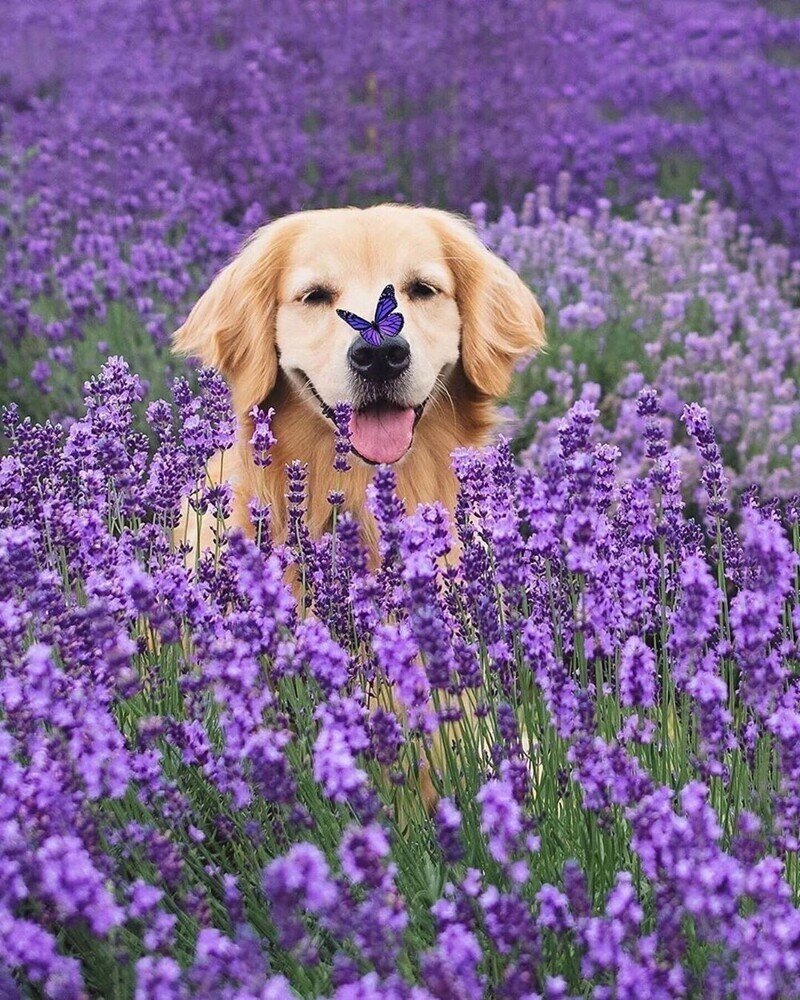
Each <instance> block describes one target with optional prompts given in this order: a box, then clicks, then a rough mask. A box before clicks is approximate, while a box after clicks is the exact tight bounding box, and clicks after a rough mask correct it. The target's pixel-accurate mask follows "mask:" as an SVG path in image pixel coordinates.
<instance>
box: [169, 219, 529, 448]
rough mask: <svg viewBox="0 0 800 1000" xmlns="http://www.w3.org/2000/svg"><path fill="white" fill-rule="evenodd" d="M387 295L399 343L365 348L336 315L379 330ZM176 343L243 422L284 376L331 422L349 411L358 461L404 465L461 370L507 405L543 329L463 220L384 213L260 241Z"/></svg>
mask: <svg viewBox="0 0 800 1000" xmlns="http://www.w3.org/2000/svg"><path fill="white" fill-rule="evenodd" d="M387 285H392V286H393V288H394V293H395V296H396V300H397V310H398V311H399V312H400V313H401V315H402V316H403V320H404V322H403V326H402V330H401V331H400V333H399V334H397V335H396V336H391V337H383V338H380V343H379V344H377V345H375V344H370V343H369V342H368V339H366V338H365V337H364V336H363V335H362V334H361V333H358V332H356V330H354V329H353V328H352V327H351V326H350V325H349V324H348V323H347V322H346V321H345V320H344V319H343V318H342V317H341V316H340V315H339V314H338V312H337V310H343V311H348V312H351V313H353V314H355V315H357V316H359V317H363V318H364V319H366V320H370V321H371V320H373V319H374V317H375V311H376V304H377V302H378V298H379V296H380V294H381V292H382V290H383V289H384V288H385V287H386V286H387ZM174 342H175V346H176V349H177V350H178V351H180V352H181V353H184V354H191V355H194V356H196V357H198V358H199V359H200V360H201V361H203V362H204V363H205V364H210V365H213V366H214V367H215V368H217V369H218V370H219V371H220V372H222V374H223V375H224V376H225V377H226V378H227V380H228V382H229V384H230V386H231V391H232V394H233V401H234V407H235V409H236V411H237V413H239V414H243V413H245V412H246V411H247V410H249V409H250V407H252V406H253V405H254V404H257V403H262V402H263V401H265V400H266V399H267V397H268V396H269V394H270V392H271V391H272V389H273V387H274V385H275V383H276V380H277V378H278V375H279V372H281V373H282V374H283V375H284V376H285V378H286V379H287V380H288V382H289V384H290V385H291V386H293V387H294V389H295V390H296V391H297V393H299V394H300V395H301V396H302V397H303V398H304V399H305V400H306V401H307V402H308V405H309V406H311V407H313V408H315V409H317V410H318V411H321V412H322V413H323V414H324V415H325V416H328V417H329V416H330V415H331V411H332V407H333V406H334V404H335V403H337V402H339V401H346V402H349V403H350V404H351V406H352V408H353V417H352V420H351V432H352V443H353V447H354V449H355V450H356V451H357V452H358V453H359V454H360V456H361V457H362V458H363V459H365V460H366V461H368V462H396V461H399V460H400V459H401V458H402V457H403V456H404V455H405V454H406V452H407V451H408V450H409V448H410V447H411V444H412V439H413V434H414V428H415V426H416V423H417V421H418V420H419V419H420V416H421V414H422V412H423V410H424V408H425V406H426V404H427V403H428V402H429V401H430V400H431V399H432V398H435V397H436V396H437V395H438V394H439V393H444V392H446V391H447V388H448V383H449V381H450V379H451V377H452V376H453V374H454V373H455V371H456V369H457V368H459V367H460V369H461V370H463V374H464V375H465V376H466V379H467V380H468V382H469V383H470V384H471V386H472V388H473V390H474V391H475V392H476V394H477V395H478V396H479V397H481V398H494V397H497V396H501V395H502V394H503V393H504V392H505V391H506V390H507V388H508V386H509V382H510V378H511V373H512V369H513V366H514V362H515V360H517V359H518V358H519V357H520V356H521V355H524V354H526V353H528V352H529V351H532V350H533V349H535V348H538V347H541V346H542V344H543V342H544V327H543V316H542V311H541V309H540V308H539V306H538V304H537V302H536V300H535V298H534V297H533V295H532V294H531V292H530V290H529V289H528V288H527V287H526V286H525V284H524V283H523V282H522V281H521V280H520V278H519V277H518V276H517V275H516V274H515V273H514V272H513V271H512V270H511V268H510V267H508V265H507V264H505V263H504V262H503V261H501V260H500V259H499V258H498V257H496V256H494V255H493V254H492V253H491V252H490V251H489V250H488V249H486V247H485V246H484V245H483V244H482V243H481V241H480V240H479V239H478V237H477V235H476V234H475V232H474V230H473V229H472V227H471V225H470V224H469V223H467V222H466V221H465V220H464V219H462V218H460V217H459V216H456V215H453V214H451V213H448V212H442V211H439V210H437V209H430V208H412V207H409V206H404V205H376V206H374V207H372V208H367V209H358V208H340V209H324V210H319V211H309V212H299V213H296V214H294V215H288V216H286V217H284V218H282V219H279V220H277V221H275V222H273V223H271V224H270V225H268V226H264V227H263V228H262V229H259V230H258V231H257V232H256V233H255V234H254V235H253V236H252V237H251V238H250V239H249V240H248V241H247V243H246V244H245V245H244V247H243V248H242V250H241V252H240V253H239V254H238V255H237V256H236V258H235V259H234V260H232V261H231V263H229V264H228V265H227V266H226V267H225V268H224V269H223V270H222V271H221V272H220V273H219V274H218V275H217V276H216V278H215V279H214V281H213V282H212V284H211V286H210V288H209V289H208V290H207V291H206V293H205V294H204V295H203V296H202V298H200V300H199V301H198V302H197V304H196V305H195V307H194V308H193V309H192V311H191V313H190V315H189V317H188V319H187V320H186V322H185V323H184V325H183V326H182V327H181V328H180V329H179V330H178V331H177V332H176V334H175V340H174Z"/></svg>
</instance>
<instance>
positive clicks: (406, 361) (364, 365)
mask: <svg viewBox="0 0 800 1000" xmlns="http://www.w3.org/2000/svg"><path fill="white" fill-rule="evenodd" d="M347 360H348V361H349V362H350V367H351V368H352V369H353V371H354V372H355V373H356V374H357V375H360V376H361V378H363V379H366V381H367V382H389V381H391V380H392V379H393V378H397V377H398V375H402V374H403V372H404V371H405V370H406V368H408V366H409V365H410V364H411V348H410V347H409V346H408V341H407V340H404V339H403V338H402V337H391V338H389V337H386V338H385V339H384V340H382V341H381V343H380V344H378V346H377V347H373V346H372V344H368V343H367V342H366V340H364V339H363V337H359V338H358V340H354V341H353V343H352V344H351V345H350V350H349V351H348V352H347Z"/></svg>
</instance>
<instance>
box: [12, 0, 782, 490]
mask: <svg viewBox="0 0 800 1000" xmlns="http://www.w3.org/2000/svg"><path fill="white" fill-rule="evenodd" d="M798 145H800V2H797V0H762V2H757V0H669V2H667V0H636V2H628V0H481V2H474V0H472V2H468V0H426V2H420V0H386V2H378V0H372V2H370V0H364V2H355V0H351V2H346V3H344V2H343V3H337V2H329V0H294V2H286V0H270V2H263V0H262V2H256V0H166V2H165V0H62V2H60V3H59V4H53V3H51V2H49V0H7V2H6V3H4V4H3V5H2V6H0V237H2V249H0V350H1V351H2V353H1V354H0V365H2V372H1V373H0V402H2V403H9V402H14V403H17V404H18V405H19V407H20V409H21V410H22V412H23V413H25V414H29V415H30V416H32V417H34V418H36V419H39V420H42V419H45V418H46V417H48V416H50V415H55V416H56V417H58V418H59V419H63V420H69V418H70V417H71V416H72V415H74V414H76V413H78V412H79V410H80V405H81V402H80V401H81V392H82V385H83V382H84V380H85V379H86V378H87V377H88V376H89V375H90V374H92V373H93V372H95V371H96V370H97V368H98V367H99V366H100V364H101V363H102V361H103V360H104V358H105V357H106V356H108V355H111V354H124V355H125V356H126V357H127V358H128V360H129V361H130V364H131V366H132V367H133V368H134V370H136V371H138V372H139V373H140V374H142V375H143V376H144V377H145V378H146V379H147V381H148V382H149V384H150V386H151V391H152V392H153V393H154V394H160V393H162V392H163V391H164V388H165V384H166V380H168V379H169V378H170V376H171V375H172V374H174V372H175V371H176V370H177V369H176V366H177V365H178V364H179V363H178V362H176V361H173V360H172V359H171V358H170V354H169V336H170V334H171V332H172V330H173V329H174V328H175V327H176V326H177V325H178V324H179V322H180V321H181V320H182V318H183V317H184V316H185V315H186V313H187V312H188V310H189V308H190V307H191V305H192V303H193V302H194V300H195V298H196V297H197V295H198V294H199V292H200V291H202V289H203V288H204V287H205V286H206V284H207V283H208V281H209V279H210V277H211V276H212V274H213V273H214V272H215V270H216V269H217V268H219V267H220V266H221V264H222V263H224V261H225V260H226V259H227V258H228V257H229V255H230V254H232V253H233V252H234V251H235V249H236V248H237V246H238V245H239V243H240V241H241V240H242V238H243V237H244V236H245V235H246V234H247V233H249V232H250V231H252V230H253V229H254V228H255V227H256V226H258V225H260V224H262V223H264V222H267V221H269V220H270V219H272V218H274V217H275V216H278V215H281V214H283V213H285V212H288V211H293V210H297V209H304V208H312V207H319V206H330V205H344V204H356V205H367V204H370V203H373V202H376V201H382V200H398V201H408V202H419V203H427V204H433V205H437V206H441V207H445V208H449V209H452V210H455V211H459V212H463V213H465V214H467V215H470V216H471V217H472V218H473V219H474V220H475V222H476V225H477V226H478V228H479V231H480V233H481V235H482V237H483V239H484V240H485V242H486V243H487V244H488V245H490V246H491V247H492V249H494V250H495V251H496V252H498V253H500V254H501V255H503V256H504V257H505V258H506V259H507V260H509V261H510V262H511V263H512V265H513V266H514V267H515V268H517V270H518V271H519V272H520V273H521V274H522V275H523V277H524V278H525V280H527V281H528V282H529V283H530V285H531V287H532V288H534V290H535V291H536V293H537V295H538V296H539V297H540V299H541V301H542V303H543V305H544V307H545V309H546V312H547V317H548V327H549V334H550V346H549V349H548V352H547V354H546V355H544V356H543V357H541V358H539V359H536V360H535V361H534V362H533V364H531V365H530V366H527V367H526V368H525V369H524V370H522V371H520V373H519V379H518V382H517V387H516V389H515V392H514V395H513V397H512V398H511V399H510V400H509V405H508V406H507V408H506V418H507V420H506V433H507V434H508V435H510V436H511V438H512V440H513V443H514V448H515V450H516V451H517V453H518V454H519V455H520V456H521V459H522V460H523V461H525V462H530V463H532V464H537V463H540V462H542V461H544V460H545V459H546V456H547V454H548V453H549V449H550V448H551V442H552V441H553V435H554V427H555V422H556V421H557V420H558V419H559V418H560V416H561V415H562V414H563V413H564V412H565V410H566V409H567V407H568V406H569V405H570V404H571V403H572V402H574V401H575V399H578V398H585V399H588V400H589V401H590V402H592V403H593V404H595V405H597V406H598V407H599V409H600V411H601V414H602V428H603V430H602V432H603V433H605V434H606V435H607V437H608V440H609V441H611V442H612V443H614V444H616V445H617V446H618V447H620V449H621V450H622V452H623V455H624V456H625V459H626V461H629V462H630V463H632V464H633V465H635V464H636V463H637V462H638V461H639V459H640V457H641V448H642V447H643V445H642V443H641V425H640V422H639V418H638V417H637V415H636V413H635V406H634V404H633V401H634V399H635V395H636V393H637V392H638V391H639V389H640V388H641V386H642V385H643V384H644V383H645V382H649V383H651V384H654V385H656V386H657V387H658V388H659V390H660V391H661V393H662V397H663V400H664V409H665V413H666V417H665V421H667V422H669V424H670V434H671V435H672V439H673V443H675V444H677V445H678V447H680V443H681V435H682V434H683V433H684V432H683V431H682V429H681V427H680V425H679V421H678V420H677V417H678V415H679V413H680V410H681V407H682V404H683V403H684V402H691V401H695V400H696V401H699V402H702V403H703V404H704V405H705V406H707V407H708V409H709V411H710V413H711V417H712V421H713V423H714V424H715V426H716V429H717V432H718V435H719V437H720V440H721V443H722V446H723V452H724V457H725V461H726V464H727V466H728V471H729V472H730V474H731V477H732V480H733V482H734V484H735V485H737V486H740V487H744V486H746V485H749V484H750V483H753V482H756V483H758V484H759V487H760V488H761V489H762V490H763V491H765V492H766V493H768V494H771V495H784V496H785V495H788V494H789V493H791V492H793V491H794V490H796V489H797V488H798V482H797V475H796V473H795V471H794V470H795V468H796V467H800V466H798V459H800V449H799V448H798V443H797V442H798V441H800V398H799V397H798V389H797V383H798V379H797V376H798V372H799V371H800V310H798V302H799V301H800V300H799V298H798V290H799V289H800V269H798V265H797V264H796V262H795V261H796V250H797V247H798V244H799V243H800V149H799V148H798ZM686 461H687V462H690V461H691V459H690V458H689V457H688V455H687V456H686Z"/></svg>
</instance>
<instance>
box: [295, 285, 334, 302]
mask: <svg viewBox="0 0 800 1000" xmlns="http://www.w3.org/2000/svg"><path fill="white" fill-rule="evenodd" d="M335 298H336V293H335V292H334V290H333V289H332V288H329V287H328V286H327V285H314V287H313V288H308V289H306V291H305V292H302V293H301V294H300V295H299V296H298V301H299V302H302V303H303V305H305V306H326V305H330V304H331V303H332V302H333V300H334V299H335Z"/></svg>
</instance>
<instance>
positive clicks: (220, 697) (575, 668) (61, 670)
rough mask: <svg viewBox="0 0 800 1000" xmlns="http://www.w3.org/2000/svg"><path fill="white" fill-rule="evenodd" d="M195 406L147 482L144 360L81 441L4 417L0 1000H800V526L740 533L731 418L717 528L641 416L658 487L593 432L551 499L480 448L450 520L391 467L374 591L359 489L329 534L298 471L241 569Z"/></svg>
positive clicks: (93, 404) (703, 420) (561, 437)
mask: <svg viewBox="0 0 800 1000" xmlns="http://www.w3.org/2000/svg"><path fill="white" fill-rule="evenodd" d="M200 387H201V391H200V394H199V395H198V396H195V395H193V394H192V393H191V392H190V391H189V388H188V386H187V384H186V382H185V381H183V380H178V381H177V382H176V383H175V384H174V386H173V401H172V403H168V402H165V401H160V402H156V403H152V404H150V406H149V408H148V417H149V421H150V423H151V425H152V426H153V428H154V429H155V432H156V433H157V436H158V446H157V448H156V450H155V452H154V453H153V454H152V455H149V453H148V449H147V447H146V442H145V441H144V440H143V439H142V437H141V435H140V434H139V433H138V432H137V431H136V429H135V426H136V420H135V414H136V410H137V407H139V406H140V404H141V401H142V399H143V396H144V389H143V386H142V384H141V381H140V379H139V378H138V377H137V376H135V375H132V374H131V372H130V369H129V368H128V367H127V365H126V364H125V363H124V362H123V361H121V360H120V359H111V360H110V361H109V362H108V363H107V364H106V366H105V367H104V369H103V371H102V372H101V374H100V375H99V376H98V377H97V378H95V379H94V380H93V381H92V382H90V383H89V384H87V386H86V390H85V403H86V411H85V415H84V416H82V418H81V419H80V420H78V421H76V422H74V423H72V425H71V426H70V428H69V429H68V430H64V429H63V428H61V427H59V426H57V425H54V424H46V425H34V424H33V423H31V422H30V421H26V420H22V419H21V418H20V417H19V416H18V415H17V414H16V413H15V412H13V411H10V412H7V414H6V418H5V427H6V433H7V435H8V437H9V440H10V453H9V454H8V456H7V457H5V458H3V459H0V607H2V614H1V615H0V650H2V656H0V662H1V663H2V664H3V666H2V674H1V675H0V761H1V762H2V766H1V767H0V845H2V846H1V848H0V930H2V933H0V976H2V985H3V990H4V995H7V996H15V995H18V996H21V995H24V994H23V992H22V991H23V990H25V989H27V988H28V987H30V986H33V987H34V988H35V989H36V990H40V991H41V992H42V993H43V995H45V996H49V997H58V998H70V997H76V998H77V997H82V996H86V995H88V994H90V993H92V994H99V995H103V996H114V997H125V996H134V995H135V996H136V997H141V998H145V997H148V998H149V997H164V998H171V997H189V996H193V997H237V998H246V997H259V998H284V997H291V996H321V997H322V996H335V997H338V998H341V1000H344V998H353V997H393V998H395V997H396V998H404V997H409V998H415V1000H423V998H430V997H436V998H445V997H452V996H463V997H476V998H478V997H483V996H493V997H494V996H496V997H508V998H520V1000H521V998H523V997H525V998H531V997H548V998H553V1000H555V998H565V997H576V996H586V995H592V996H594V997H597V998H611V997H618V998H619V997H630V998H633V997H634V996H639V997H640V996H652V997H683V996H697V995H702V996H706V997H727V996H731V995H733V996H737V997H740V998H743V1000H748V998H766V997H774V998H778V997H780V998H786V997H792V996H797V995H798V992H797V983H798V968H800V910H798V908H797V906H796V900H797V893H798V890H800V870H799V869H798V859H797V852H798V848H799V847H800V841H799V840H798V837H799V836H800V769H799V768H798V751H797V746H798V733H800V711H798V709H799V708H800V704H799V703H798V696H799V695H800V687H798V680H797V670H796V666H797V660H798V653H800V650H798V643H797V629H798V626H800V619H799V617H798V611H797V608H798V556H797V554H796V549H797V547H798V542H799V541H800V528H799V526H798V506H797V504H796V503H786V504H784V505H778V504H777V503H775V502H773V503H770V504H762V503H760V502H759V501H758V499H757V497H756V495H755V494H754V493H753V492H750V493H747V494H745V495H744V497H743V500H742V502H741V504H740V505H739V507H738V508H737V509H736V510H735V511H733V512H732V511H731V497H730V484H729V481H728V479H727V476H726V473H725V470H724V468H723V465H722V461H721V453H720V450H719V447H718V445H717V441H716V439H715V436H714V433H713V430H712V427H711V425H710V423H709V418H708V413H707V411H705V410H704V409H703V408H702V407H699V406H697V405H690V406H687V407H686V408H685V410H684V411H683V413H682V422H683V424H684V426H685V428H686V431H687V434H688V436H689V439H690V440H691V442H692V443H691V447H692V448H693V449H696V452H697V455H698V460H699V462H700V465H701V468H702V474H701V488H702V490H703V492H704V495H705V503H704V505H703V515H702V518H701V519H700V520H697V519H694V518H693V517H692V516H691V515H690V511H689V510H688V509H687V508H686V506H685V502H684V499H683V494H684V489H683V484H682V482H681V471H680V469H681V466H680V456H679V455H678V454H677V452H676V449H675V448H673V447H671V446H670V443H669V441H668V440H667V438H666V437H665V435H664V423H663V416H662V408H661V407H662V403H661V400H660V399H659V394H658V393H657V392H656V391H655V390H654V389H652V388H648V387H643V388H642V389H641V390H640V391H639V393H638V395H637V397H636V401H635V407H636V410H637V413H638V416H639V418H640V420H641V421H642V425H643V431H642V441H641V447H642V449H643V453H644V465H643V470H642V471H641V473H640V474H633V473H631V472H630V471H628V469H627V466H626V465H624V464H623V463H621V460H620V459H621V456H620V452H619V450H618V449H617V448H616V447H614V446H613V445H611V444H608V443H604V442H601V443H595V442H594V439H593V436H594V434H595V428H596V423H597V419H598V412H597V410H596V409H595V408H593V407H592V405H591V404H590V403H589V402H587V401H586V400H583V401H580V400H579V401H577V402H575V403H574V404H573V405H572V406H571V408H570V410H569V412H568V414H567V415H566V417H565V419H564V420H563V421H562V422H561V423H560V425H559V427H558V432H557V446H556V447H554V449H553V450H552V451H551V452H550V453H549V454H548V455H547V456H546V457H545V458H544V459H543V468H542V470H541V471H534V470H533V469H531V468H526V469H520V468H519V467H518V466H516V465H515V464H514V462H513V460H512V457H511V453H510V450H509V448H508V446H507V444H506V443H505V442H503V441H501V442H500V443H498V445H497V446H495V447H493V448H490V449H488V450H486V451H485V452H481V453H479V452H469V451H463V452H457V453H456V454H455V456H454V468H455V470H456V473H457V475H458V478H459V481H460V484H461V489H460V495H459V500H458V504H457V507H456V509H455V511H454V512H453V513H452V515H451V514H448V512H446V511H445V510H444V509H443V508H442V507H440V506H439V505H436V504H433V505H429V506H424V507H421V508H419V509H418V510H417V511H414V512H410V513H407V512H405V511H404V509H403V504H402V501H401V500H400V499H399V498H398V497H397V496H396V494H395V489H394V479H393V475H392V472H391V470H390V469H388V468H385V467H384V468H381V469H379V470H378V472H377V473H376V477H375V481H374V484H373V486H372V487H371V488H370V496H369V510H370V516H371V517H373V518H374V519H375V521H376V523H377V527H378V529H379V536H380V560H379V564H378V565H377V566H375V567H374V568H372V569H371V568H370V562H369V559H368V553H367V552H366V550H365V548H364V546H363V543H362V541H361V536H360V531H359V525H358V524H356V523H355V522H354V520H353V518H352V517H351V516H350V515H349V514H348V513H347V512H346V510H345V509H343V507H342V494H345V495H346V492H347V472H346V471H344V469H343V468H342V469H341V477H342V478H341V484H342V490H341V493H337V494H333V495H332V496H331V498H330V502H331V505H332V514H333V518H334V529H333V532H332V533H331V534H328V535H326V536H324V537H323V538H321V539H318V540H315V539H313V538H312V537H311V536H310V535H309V533H308V531H307V528H306V527H305V522H304V516H303V515H304V505H305V503H306V490H307V485H306V476H305V469H304V468H303V467H302V466H298V465H295V466H292V467H290V468H289V470H288V479H287V488H288V491H289V497H290V503H291V516H290V522H291V531H290V535H289V541H288V542H286V543H283V544H278V543H274V542H273V541H272V540H271V536H270V531H269V511H268V509H265V508H261V507H259V506H258V505H257V504H253V505H252V508H251V513H252V518H253V532H252V535H253V538H252V540H249V539H248V538H246V537H245V536H243V535H242V534H241V533H238V532H233V533H228V534H227V535H226V534H225V532H224V529H223V521H222V518H223V517H224V515H225V513H226V511H227V509H228V506H229V503H230V496H229V494H228V492H227V490H226V488H220V487H202V488H201V487H197V486H196V483H197V482H198V476H199V474H200V473H201V472H202V469H203V467H204V463H205V462H206V461H208V459H209V458H210V457H211V456H212V454H213V453H214V452H216V451H217V450H218V449H223V450H224V449H226V448H228V447H230V445H231V443H232V439H233V435H234V425H233V421H232V419H231V416H230V411H229V406H228V400H227V396H226V393H225V390H224V387H223V386H222V384H221V383H220V381H219V380H218V379H217V378H216V377H215V376H214V375H213V374H212V373H210V372H208V371H203V372H201V373H200ZM262 419H265V418H262ZM257 435H258V443H259V447H261V446H262V445H263V448H262V451H263V452H264V454H262V455H261V460H263V461H267V460H268V459H269V448H270V444H271V441H272V437H271V432H270V429H269V427H268V426H267V425H266V424H264V423H262V424H261V426H259V428H258V429H257ZM346 464H347V463H346V461H345V462H340V466H345V465H346ZM181 496H188V497H189V498H190V502H191V503H192V505H193V506H194V507H195V508H196V509H198V510H204V511H205V512H206V514H207V515H208V516H212V517H213V516H214V514H215V513H216V514H217V515H218V516H219V518H220V520H219V522H218V523H219V534H218V544H217V545H216V546H215V548H213V549H211V550H207V551H205V552H204V554H203V555H202V556H201V557H200V558H199V559H197V560H195V561H194V562H193V563H192V560H187V558H186V552H185V549H186V546H184V545H182V544H178V545H176V544H175V543H174V541H173V529H174V525H175V524H176V523H177V521H178V516H179V507H180V498H181ZM734 514H735V518H734V517H733V515H734ZM737 522H738V525H739V527H738V528H736V529H735V530H734V524H736V523H737ZM454 535H455V536H456V537H457V539H458V546H459V550H460V557H459V559H457V560H456V559H454V558H453V550H452V543H453V536H454ZM292 580H294V581H295V582H294V584H292V583H291V581H292ZM298 580H302V581H303V585H302V586H301V587H298ZM298 592H299V600H300V604H299V605H298V601H297V598H296V596H295V595H296V594H298ZM426 764H428V765H429V766H431V767H432V768H433V771H432V772H431V771H429V772H428V773H429V774H430V775H431V776H432V781H433V790H434V793H435V794H434V795H433V796H428V799H427V801H428V806H429V808H430V809H431V810H432V811H430V812H429V809H428V808H426V805H425V803H424V801H423V796H422V794H421V790H422V788H423V786H424V782H422V783H421V781H420V777H421V769H422V768H424V766H425V765H426Z"/></svg>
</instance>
